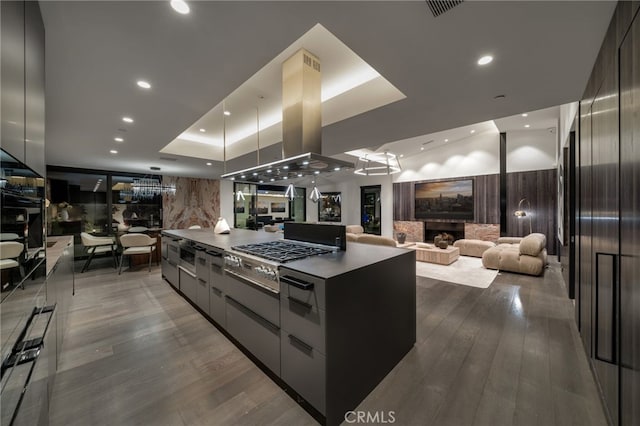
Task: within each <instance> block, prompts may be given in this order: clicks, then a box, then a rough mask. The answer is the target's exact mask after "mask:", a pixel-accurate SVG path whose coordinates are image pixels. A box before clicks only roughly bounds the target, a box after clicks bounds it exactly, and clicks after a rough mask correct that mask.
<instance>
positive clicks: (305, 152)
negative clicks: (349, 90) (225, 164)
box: [222, 49, 354, 183]
mask: <svg viewBox="0 0 640 426" xmlns="http://www.w3.org/2000/svg"><path fill="white" fill-rule="evenodd" d="M320 76H321V74H320V60H319V59H318V58H317V57H316V56H314V55H313V54H311V53H309V52H308V51H306V50H304V49H300V50H299V51H297V52H296V53H295V54H294V55H293V56H291V57H290V58H289V59H287V60H286V61H285V62H284V63H283V64H282V158H283V159H282V160H278V161H274V162H272V163H268V164H261V165H258V166H255V167H251V168H248V169H245V170H239V171H235V172H231V173H225V174H223V175H222V178H223V179H231V180H236V181H241V182H252V183H269V182H276V181H282V180H288V179H297V178H301V177H304V176H310V175H317V174H321V173H333V172H336V171H339V170H344V169H353V168H354V165H353V163H350V162H347V161H342V160H336V159H334V158H331V157H324V156H322V155H321V149H322V116H321V113H322V101H321V98H320V81H321V78H320Z"/></svg>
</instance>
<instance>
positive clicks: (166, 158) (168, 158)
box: [158, 157, 178, 161]
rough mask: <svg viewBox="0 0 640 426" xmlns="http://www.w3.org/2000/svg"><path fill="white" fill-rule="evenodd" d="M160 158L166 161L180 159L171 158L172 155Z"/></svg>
mask: <svg viewBox="0 0 640 426" xmlns="http://www.w3.org/2000/svg"><path fill="white" fill-rule="evenodd" d="M158 158H159V159H160V160H164V161H178V159H177V158H171V157H158Z"/></svg>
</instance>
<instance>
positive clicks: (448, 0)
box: [426, 0, 464, 18]
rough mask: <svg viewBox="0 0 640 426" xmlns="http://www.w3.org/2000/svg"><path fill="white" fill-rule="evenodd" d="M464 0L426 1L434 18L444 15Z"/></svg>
mask: <svg viewBox="0 0 640 426" xmlns="http://www.w3.org/2000/svg"><path fill="white" fill-rule="evenodd" d="M463 1H464V0H426V2H427V6H429V9H431V13H433V16H434V18H437V17H438V16H440V15H442V14H443V13H445V12H447V11H449V10H451V9H453V8H454V7H456V6H457V5H459V4H460V3H462V2H463Z"/></svg>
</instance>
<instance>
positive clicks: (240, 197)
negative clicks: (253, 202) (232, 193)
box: [236, 190, 244, 201]
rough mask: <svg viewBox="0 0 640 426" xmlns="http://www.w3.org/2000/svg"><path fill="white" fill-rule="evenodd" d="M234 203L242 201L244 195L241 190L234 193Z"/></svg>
mask: <svg viewBox="0 0 640 426" xmlns="http://www.w3.org/2000/svg"><path fill="white" fill-rule="evenodd" d="M236 201H244V193H243V192H242V190H238V191H237V192H236Z"/></svg>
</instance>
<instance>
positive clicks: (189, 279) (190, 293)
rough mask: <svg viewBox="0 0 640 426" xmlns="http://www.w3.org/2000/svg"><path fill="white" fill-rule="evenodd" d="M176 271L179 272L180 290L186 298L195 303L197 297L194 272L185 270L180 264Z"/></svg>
mask: <svg viewBox="0 0 640 426" xmlns="http://www.w3.org/2000/svg"><path fill="white" fill-rule="evenodd" d="M178 271H179V272H180V291H181V292H182V294H184V295H185V297H186V298H187V299H189V300H191V301H192V302H194V303H195V302H196V297H197V290H196V286H197V283H196V276H195V274H192V273H191V272H189V271H187V270H186V269H184V268H183V267H182V266H179V267H178Z"/></svg>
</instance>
